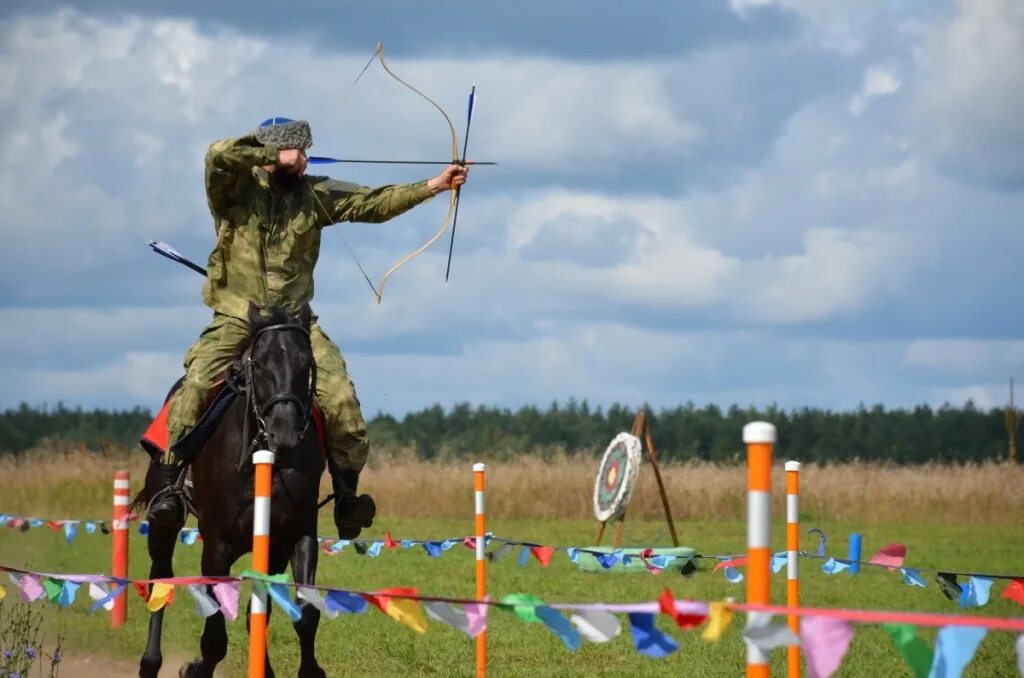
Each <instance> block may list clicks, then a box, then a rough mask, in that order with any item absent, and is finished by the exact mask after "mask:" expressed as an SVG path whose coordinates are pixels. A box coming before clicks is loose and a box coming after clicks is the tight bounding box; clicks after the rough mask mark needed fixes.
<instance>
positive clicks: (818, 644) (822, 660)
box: [800, 617, 853, 678]
mask: <svg viewBox="0 0 1024 678" xmlns="http://www.w3.org/2000/svg"><path fill="white" fill-rule="evenodd" d="M852 638H853V627H852V626H850V622H848V621H846V620H844V619H833V618H831V617H805V618H804V619H803V620H802V621H801V622H800V644H801V645H803V647H804V656H805V657H807V675H809V676H811V678H828V677H829V676H831V675H832V674H833V673H835V672H836V670H837V669H838V668H839V665H840V664H842V663H843V657H845V656H846V651H847V650H848V649H850V640H851V639H852Z"/></svg>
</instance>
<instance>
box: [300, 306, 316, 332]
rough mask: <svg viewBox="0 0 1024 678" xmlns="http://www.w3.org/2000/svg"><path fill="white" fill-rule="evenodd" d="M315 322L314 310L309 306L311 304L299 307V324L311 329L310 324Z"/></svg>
mask: <svg viewBox="0 0 1024 678" xmlns="http://www.w3.org/2000/svg"><path fill="white" fill-rule="evenodd" d="M312 323H313V310H312V309H311V308H310V307H309V304H303V305H302V308H300V309H299V324H300V325H302V327H304V328H305V329H307V330H308V329H309V326H310V325H311V324H312Z"/></svg>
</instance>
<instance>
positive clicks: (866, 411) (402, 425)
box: [0, 400, 1007, 464]
mask: <svg viewBox="0 0 1024 678" xmlns="http://www.w3.org/2000/svg"><path fill="white" fill-rule="evenodd" d="M645 409H646V412H647V418H648V423H649V425H650V428H651V431H652V433H653V438H654V444H655V446H656V447H657V449H658V455H659V458H661V459H663V460H666V461H672V460H678V461H681V460H687V459H701V460H706V461H714V462H726V463H728V462H734V461H741V460H742V458H743V457H742V454H743V446H742V443H741V440H740V430H741V429H742V427H743V425H744V424H746V423H747V422H750V421H754V420H758V419H761V420H765V421H770V422H772V423H774V424H775V425H776V426H777V427H778V430H779V443H778V447H777V455H778V456H779V457H780V458H781V457H782V456H794V457H797V458H799V459H801V460H803V461H808V462H810V461H815V462H841V461H849V460H852V459H862V460H869V461H871V460H877V461H881V460H887V461H892V462H895V463H898V464H919V463H925V462H929V461H942V462H971V461H983V460H990V459H1005V458H1006V449H1007V432H1006V427H1005V424H1004V413H1003V411H1002V410H999V409H991V410H981V409H978V408H976V407H975V406H974V405H973V404H972V403H970V402H968V403H967V404H966V405H964V406H963V407H951V406H942V407H937V408H933V407H929V406H927V405H920V406H917V407H914V408H912V409H886V408H884V407H882V406H881V405H875V406H873V407H864V406H861V407H859V408H857V409H855V410H850V411H839V412H835V411H830V410H823V409H817V408H802V409H794V410H784V409H782V408H778V407H774V406H773V407H769V408H767V409H765V410H757V409H753V408H740V407H738V406H736V405H733V406H731V407H729V408H728V409H724V410H723V409H721V408H720V407H718V406H717V405H706V406H703V407H697V406H696V405H694V404H693V403H686V404H684V405H679V406H677V407H674V408H662V409H653V408H649V407H648V408H645ZM635 414H636V410H635V409H633V408H629V407H626V406H624V405H618V404H616V405H611V406H610V407H606V408H602V407H593V406H591V405H589V404H588V403H587V401H585V400H584V401H576V400H570V401H569V402H567V403H558V402H553V403H551V404H550V405H549V406H548V407H547V408H544V409H542V408H538V407H535V406H524V407H520V408H518V409H515V410H512V409H506V408H495V407H485V406H472V405H470V404H469V403H460V404H457V405H455V406H454V407H452V408H450V409H445V408H443V407H442V406H441V405H434V406H432V407H428V408H425V409H423V410H420V411H418V412H410V413H408V414H406V415H404V416H402V417H394V416H392V415H388V414H378V415H377V416H375V417H373V418H372V419H371V420H370V421H369V423H368V426H369V429H370V436H371V439H372V441H373V443H374V445H376V446H378V447H390V448H405V449H409V450H412V451H414V452H415V453H416V454H418V455H419V456H420V457H422V458H424V459H437V458H446V459H447V458H465V457H469V456H472V455H476V454H481V453H482V454H486V455H487V456H488V457H490V458H504V459H511V458H515V457H517V456H520V455H527V454H553V453H558V452H562V453H567V454H585V455H591V456H596V455H599V454H601V453H602V452H603V451H604V448H605V446H606V445H607V443H608V441H610V440H611V439H612V437H614V436H615V435H616V434H617V433H619V432H621V431H628V430H629V428H630V426H631V425H632V422H633V418H634V416H635ZM151 418H152V413H151V412H149V411H148V410H146V409H143V408H135V409H132V410H100V409H93V410H83V409H81V408H68V407H65V406H64V405H57V406H56V407H52V408H47V407H30V406H29V405H27V404H22V405H21V406H20V407H18V408H14V409H8V410H5V411H3V412H0V453H6V454H17V453H20V452H23V451H25V450H27V449H29V448H31V447H33V446H35V445H38V444H39V443H40V442H42V441H44V440H48V439H49V440H61V441H65V442H71V443H75V444H82V445H85V446H88V447H90V448H99V447H102V446H104V445H127V444H133V443H135V442H137V441H138V438H139V436H140V435H141V434H142V432H143V431H144V430H145V429H146V426H148V424H149V422H150V420H151Z"/></svg>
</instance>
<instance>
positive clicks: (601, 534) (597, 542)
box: [594, 522, 608, 546]
mask: <svg viewBox="0 0 1024 678" xmlns="http://www.w3.org/2000/svg"><path fill="white" fill-rule="evenodd" d="M607 526H608V523H607V522H604V523H601V529H600V530H598V531H597V539H596V540H595V541H594V546H600V545H601V540H602V539H604V528H605V527H607Z"/></svg>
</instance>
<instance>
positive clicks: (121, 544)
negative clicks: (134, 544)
mask: <svg viewBox="0 0 1024 678" xmlns="http://www.w3.org/2000/svg"><path fill="white" fill-rule="evenodd" d="M131 487H132V483H131V478H130V477H129V475H128V471H114V513H113V522H112V523H111V525H112V529H111V530H110V536H111V563H110V572H111V574H113V575H114V576H115V577H117V578H118V579H127V578H128V505H129V504H131V501H132V500H131V497H130V496H129V495H130V494H131ZM127 620H128V594H127V593H126V592H125V591H121V595H119V596H118V597H117V598H115V599H114V607H113V608H112V609H111V611H110V628H112V629H119V628H121V627H122V626H124V623H125V621H127Z"/></svg>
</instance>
